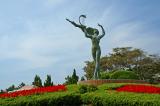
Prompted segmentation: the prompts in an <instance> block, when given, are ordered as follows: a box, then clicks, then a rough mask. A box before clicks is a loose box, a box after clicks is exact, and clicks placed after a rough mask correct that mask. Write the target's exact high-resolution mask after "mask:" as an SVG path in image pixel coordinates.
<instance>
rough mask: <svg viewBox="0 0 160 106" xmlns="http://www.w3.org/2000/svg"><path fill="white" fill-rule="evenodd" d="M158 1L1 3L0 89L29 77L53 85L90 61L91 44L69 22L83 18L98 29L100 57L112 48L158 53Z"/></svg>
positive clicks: (22, 0) (31, 0)
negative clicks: (49, 79)
mask: <svg viewBox="0 0 160 106" xmlns="http://www.w3.org/2000/svg"><path fill="white" fill-rule="evenodd" d="M159 11H160V1H159V0H1V1H0V89H4V88H6V87H8V86H10V85H11V84H15V85H18V84H19V83H21V82H25V83H26V84H31V83H32V81H33V78H34V76H35V74H38V75H40V77H41V78H42V80H43V81H44V79H45V77H46V75H47V74H50V75H51V76H52V79H53V81H54V83H56V84H58V83H63V82H64V80H65V79H64V78H65V77H66V76H67V75H70V74H71V73H72V72H73V68H75V69H76V70H77V74H78V75H79V76H82V75H83V74H84V72H83V70H82V68H83V67H84V65H85V64H84V61H86V60H92V57H91V41H90V39H87V38H85V36H84V34H83V33H82V32H81V31H80V30H79V29H77V28H74V27H73V26H72V25H71V24H69V23H68V22H67V21H66V20H65V18H66V17H67V18H69V19H71V20H74V21H77V22H78V17H79V15H81V14H86V15H87V19H86V25H88V26H91V27H95V28H98V26H97V23H100V24H102V25H103V26H104V28H105V30H106V36H105V37H104V38H103V39H102V40H101V43H100V45H101V49H102V56H104V55H106V54H107V53H109V52H111V50H112V48H114V47H123V46H131V47H135V48H141V49H143V50H145V51H147V52H149V53H154V54H159V53H160V48H159V47H158V46H159V45H160V30H159V28H160V14H159Z"/></svg>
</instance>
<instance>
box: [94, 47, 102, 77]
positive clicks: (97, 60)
mask: <svg viewBox="0 0 160 106" xmlns="http://www.w3.org/2000/svg"><path fill="white" fill-rule="evenodd" d="M100 55H101V51H100V50H99V49H98V50H97V52H96V67H95V78H96V79H99V73H100Z"/></svg>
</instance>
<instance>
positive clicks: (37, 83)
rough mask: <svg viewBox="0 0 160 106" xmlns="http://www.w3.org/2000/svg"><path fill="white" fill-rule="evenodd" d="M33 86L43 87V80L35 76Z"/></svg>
mask: <svg viewBox="0 0 160 106" xmlns="http://www.w3.org/2000/svg"><path fill="white" fill-rule="evenodd" d="M32 85H35V86H38V87H42V80H41V78H40V77H39V76H38V75H36V76H35V78H34V81H33V82H32Z"/></svg>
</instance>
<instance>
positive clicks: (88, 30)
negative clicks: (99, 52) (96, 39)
mask: <svg viewBox="0 0 160 106" xmlns="http://www.w3.org/2000/svg"><path fill="white" fill-rule="evenodd" d="M87 33H88V34H89V35H94V34H96V35H98V34H99V31H98V29H95V28H91V27H88V28H87Z"/></svg>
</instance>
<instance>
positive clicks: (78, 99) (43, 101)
mask: <svg viewBox="0 0 160 106" xmlns="http://www.w3.org/2000/svg"><path fill="white" fill-rule="evenodd" d="M125 84H126V83H109V84H104V85H100V86H98V87H97V88H98V90H96V91H94V92H87V93H84V94H81V93H80V92H79V88H80V85H68V86H67V89H68V90H67V91H65V92H63V91H62V92H54V93H45V94H37V95H30V96H22V97H16V98H6V99H3V98H0V106H80V105H82V104H92V105H93V106H160V95H159V94H144V93H129V92H116V91H114V90H113V89H115V88H117V87H120V86H123V85H125ZM156 86H160V85H156Z"/></svg>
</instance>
